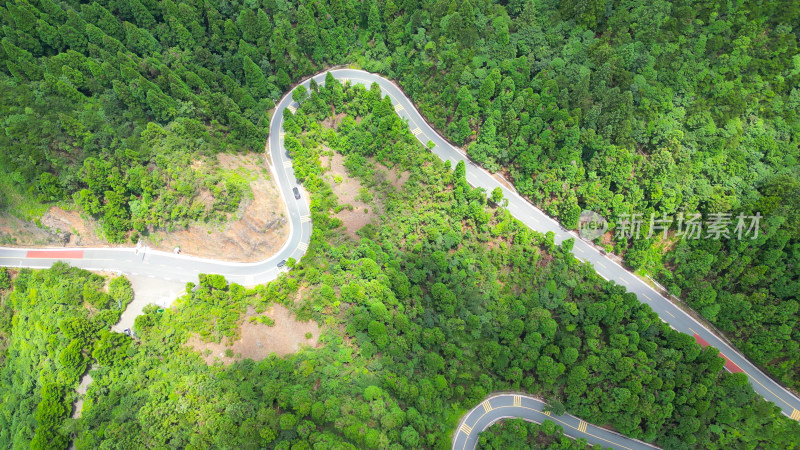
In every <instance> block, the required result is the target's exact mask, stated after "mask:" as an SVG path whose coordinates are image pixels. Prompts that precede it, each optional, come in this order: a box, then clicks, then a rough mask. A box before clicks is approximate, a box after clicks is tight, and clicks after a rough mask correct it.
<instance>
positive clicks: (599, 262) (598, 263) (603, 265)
mask: <svg viewBox="0 0 800 450" xmlns="http://www.w3.org/2000/svg"><path fill="white" fill-rule="evenodd" d="M597 265H598V266H600V267H602V268H603V269H608V267H606V265H605V264H603V263H602V262H601V261H597Z"/></svg>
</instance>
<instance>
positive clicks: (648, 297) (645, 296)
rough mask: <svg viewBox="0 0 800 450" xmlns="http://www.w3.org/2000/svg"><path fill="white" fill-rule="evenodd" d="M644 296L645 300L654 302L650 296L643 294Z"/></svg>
mask: <svg viewBox="0 0 800 450" xmlns="http://www.w3.org/2000/svg"><path fill="white" fill-rule="evenodd" d="M642 295H644V298H646V299H648V300H650V301H651V302H652V301H653V299H652V298H650V296H649V295H647V294H642Z"/></svg>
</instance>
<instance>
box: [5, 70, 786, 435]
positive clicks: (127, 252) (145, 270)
mask: <svg viewBox="0 0 800 450" xmlns="http://www.w3.org/2000/svg"><path fill="white" fill-rule="evenodd" d="M330 72H331V73H332V74H333V76H334V77H335V78H336V79H338V80H340V81H342V82H351V83H360V84H364V85H367V86H369V85H371V84H372V83H377V84H378V85H379V86H380V88H381V90H382V91H383V94H384V95H388V96H389V97H390V98H391V100H392V104H394V105H395V111H396V112H397V114H398V115H399V116H400V117H402V118H404V119H406V120H407V121H408V124H409V127H410V128H411V132H412V133H413V134H414V135H415V136H416V137H417V139H418V140H419V141H420V142H422V143H423V144H427V143H428V142H429V141H430V142H432V143H433V148H432V150H433V152H434V153H435V154H436V155H437V156H439V157H440V158H441V159H442V160H447V161H450V162H451V164H452V165H453V166H455V165H456V163H458V162H459V161H464V162H465V163H466V177H467V181H468V182H469V183H470V184H471V185H472V186H479V187H482V188H484V189H485V190H486V192H491V191H492V190H493V189H495V188H498V187H499V188H500V189H501V190H502V191H503V195H504V196H505V198H506V199H508V206H507V208H508V210H509V211H510V212H511V214H512V215H514V217H516V218H517V219H519V220H520V221H521V222H523V223H524V224H525V225H527V226H528V227H530V228H531V229H533V230H536V231H538V232H541V233H546V232H548V231H551V232H553V234H554V235H555V241H556V243H561V242H562V241H564V240H566V239H570V238H574V239H575V242H574V246H573V253H574V255H575V257H576V258H578V259H579V260H581V261H586V262H589V263H591V264H592V265H593V266H594V268H595V270H596V271H597V273H599V274H600V275H601V276H602V277H603V278H605V279H607V280H612V281H614V282H616V283H618V284H620V285H622V286H624V287H625V288H626V289H627V290H628V291H629V292H632V293H634V294H636V296H637V297H638V298H639V300H641V301H642V302H643V303H647V304H648V305H650V307H651V308H652V309H653V311H655V312H656V313H657V314H658V315H659V317H661V319H662V320H663V321H664V322H666V323H668V324H669V325H670V326H672V327H673V328H674V329H676V330H678V331H680V332H683V333H687V334H689V335H694V336H695V339H697V340H698V342H701V343H704V344H705V345H713V346H714V347H716V348H717V349H719V350H720V353H721V354H722V356H724V357H725V358H726V360H727V363H726V368H728V370H732V371H736V372H743V373H745V374H746V375H747V376H748V379H749V380H750V383H751V384H752V386H753V389H754V390H755V391H756V392H758V393H759V394H760V395H762V396H763V397H764V398H765V399H767V400H768V401H770V402H773V403H774V404H776V405H777V406H778V407H780V408H781V410H782V412H783V414H785V415H786V416H788V417H790V418H792V419H794V420H800V399H798V398H797V397H796V396H795V395H793V394H792V393H790V392H789V391H787V390H786V389H784V388H783V387H782V386H781V385H780V384H778V383H777V382H775V381H774V380H772V379H771V378H770V377H768V376H767V375H765V374H764V373H763V372H761V370H759V369H758V368H757V367H756V366H755V365H753V364H752V363H750V361H748V360H747V359H746V358H745V357H744V356H743V355H742V354H741V353H739V351H738V350H736V349H734V348H733V347H731V346H729V345H728V344H727V343H726V342H724V341H723V340H722V339H720V338H719V337H717V336H716V335H715V334H714V333H713V332H712V331H710V330H708V329H706V327H705V326H703V325H702V324H700V322H698V321H697V320H695V319H694V318H693V317H692V316H690V315H689V314H688V313H686V312H685V311H684V310H682V309H681V308H679V307H678V306H676V305H675V304H673V303H672V302H671V301H670V300H668V299H667V298H665V297H664V296H662V295H661V294H660V293H659V292H658V291H656V290H655V289H654V288H652V287H651V286H650V285H649V284H647V283H645V282H644V281H643V280H642V279H641V278H639V277H637V276H636V275H634V274H632V273H631V272H629V271H628V270H626V269H624V268H623V267H621V266H620V265H619V264H617V263H616V262H615V261H613V260H612V259H610V258H608V257H607V256H605V255H604V254H602V253H601V252H600V251H598V250H597V249H595V248H594V246H593V245H591V244H590V243H587V242H585V241H583V240H582V239H580V237H579V236H578V235H577V234H576V233H574V232H571V231H567V230H564V229H563V228H562V227H561V226H560V225H559V224H558V222H556V221H555V220H553V219H551V218H550V217H548V216H547V215H546V214H544V213H543V212H542V211H540V210H539V209H537V208H536V207H534V206H533V205H532V204H530V203H529V202H527V201H526V200H525V199H523V198H522V197H521V196H520V195H518V194H517V193H516V192H515V191H513V190H512V189H509V188H507V187H506V186H505V185H503V184H502V183H501V182H499V181H498V180H497V179H495V178H494V177H493V176H492V175H491V174H489V173H488V172H486V171H485V170H483V169H482V168H480V167H478V166H476V165H475V164H473V163H472V162H471V161H470V160H469V159H468V158H467V157H466V156H465V155H464V153H463V152H462V151H461V150H460V149H458V148H456V147H453V146H452V145H450V144H449V143H448V142H447V141H446V140H445V139H444V138H442V137H441V136H440V135H439V134H438V133H437V132H436V131H434V130H433V129H432V128H431V127H430V126H429V125H428V124H427V123H426V122H425V120H424V119H423V118H422V115H421V114H420V113H419V112H418V111H417V109H416V108H415V107H414V105H413V104H412V103H411V100H410V99H409V98H408V97H406V96H405V94H404V93H403V91H402V90H401V89H400V88H399V87H398V86H396V85H395V84H394V83H392V82H391V81H389V80H387V79H385V78H383V77H381V76H379V75H375V74H372V73H369V72H364V71H361V70H355V69H337V70H332V71H330ZM325 75H326V73H322V74H318V75H316V76H314V77H313V79H314V80H315V81H316V82H317V83H318V84H324V82H325ZM309 83H310V79H308V80H305V81H304V82H303V83H301V84H302V85H304V86H306V87H307V88H308V86H309ZM290 94H291V92H290V93H287V94H286V95H285V96H284V97H283V98H282V99H281V100H280V102H278V105H277V106H276V108H275V113H274V115H273V117H272V121H271V122H270V133H269V152H270V156H271V161H272V164H271V166H270V169H271V170H272V173H273V175H274V177H275V180H276V182H277V184H278V188H279V189H280V192H281V195H282V196H283V198H284V200H285V202H286V209H287V211H286V213H287V218H288V221H289V226H290V233H289V238H288V240H287V241H286V243H284V245H283V247H281V249H280V250H279V251H278V253H277V254H275V255H273V256H272V257H270V258H268V259H266V260H264V261H259V262H254V263H235V262H228V261H220V260H213V259H205V258H196V257H192V256H187V255H177V254H173V253H168V252H161V251H156V250H150V249H135V248H86V249H74V248H71V249H64V248H58V249H55V248H54V249H22V248H7V247H0V265H2V266H9V267H33V268H47V267H50V266H51V265H52V264H53V263H54V262H55V261H66V262H67V263H69V264H71V265H73V266H77V267H81V268H84V269H91V270H109V271H116V272H121V273H125V274H130V275H135V276H136V275H138V276H148V277H152V278H160V279H164V280H174V281H195V282H196V281H197V276H198V274H200V273H215V274H221V275H224V276H225V277H226V278H227V279H228V280H229V281H231V282H235V283H239V284H243V285H247V286H251V285H255V284H261V283H266V282H269V281H272V280H274V279H275V278H277V277H278V275H279V274H280V272H281V271H284V270H288V269H287V268H286V267H285V266H282V267H281V265H279V263H280V262H281V261H283V260H287V259H289V258H290V257H291V258H295V259H300V257H302V256H303V255H304V254H305V251H306V249H307V248H308V244H309V240H310V238H311V230H312V225H311V217H310V210H309V206H308V199H307V195H306V194H305V193H304V191H303V190H302V188H301V187H300V186H299V184H298V182H297V179H296V178H295V176H294V171H293V169H292V162H291V160H290V159H289V158H287V157H286V151H285V149H284V147H283V113H284V111H285V110H286V109H287V108H289V109H290V110H293V109H295V108H296V107H297V106H298V105H297V104H296V103H295V102H294V101H293V100H292V98H291V95H290ZM294 187H298V188H299V189H300V192H301V198H300V199H295V196H294V195H293V193H292V189H293V188H294ZM523 398H527V397H523ZM507 400H508V398H506V397H504V396H500V397H497V398H496V400H492V401H491V402H492V403H491V405H492V407H493V408H494V406H493V405H494V404H495V403H493V402H495V401H497V402H498V403H497V409H496V410H497V411H501V409H500V407H501V406H503V404H504V403H503V402H506V401H507ZM536 401H538V400H536ZM511 402H512V404H511V406H510V407H508V408H505V407H504V409H502V413H500V412H498V413H496V414H490V415H488V416H483V417H485V418H482V419H480V420H477V421H474V422H469V420H470V418H471V417H472V416H471V415H467V416H466V418H465V420H466V422H464V423H465V424H466V423H471V424H472V425H468V428H464V429H461V428H460V429H459V430H458V431H457V434H456V437H455V438H454V448H456V446H457V445H458V443H462V445H461V446H458V447H457V448H472V446H474V443H475V442H476V441H475V439H474V438H475V436H476V435H477V433H478V432H479V431H480V430H482V429H483V428H485V427H486V426H488V425H489V423H491V421H492V420H498V419H499V418H500V417H502V416H514V417H521V418H525V419H527V420H537V419H541V414H540V413H539V412H537V411H538V410H537V409H535V408H534V407H533V406H535V402H534V400H530V402H533V403H529V400H524V403H525V405H526V406H525V407H522V406H521V405H518V406H516V407H515V406H514V403H513V402H514V399H513V397H512V398H511ZM493 410H494V409H493ZM487 413H488V412H487ZM498 414H499V415H498ZM573 419H574V420H573ZM559 420H563V421H564V423H565V424H567V426H568V428H566V429H565V431H566V432H567V434H568V435H570V436H573V437H577V438H580V437H586V436H585V435H586V434H587V433H585V432H580V431H579V430H578V428H576V427H573V426H572V425H574V423H573V422H574V421H575V420H579V419H575V418H573V417H572V416H564V417H563V418H561V417H560V418H559ZM578 424H579V425H580V423H578ZM573 428H575V429H573ZM587 429H588V428H587ZM576 430H577V432H576ZM591 430H594V431H593V433H594V434H598V436H601V435H600V434H599V433H601V431H600V430H601V429H599V428H595V427H592V428H591ZM584 431H585V430H584ZM470 436H472V437H470ZM616 436H617V437H616V438H615V439H616V440H617V441H618V443H617V444H610V443H609V444H608V445H612V446H614V447H619V448H641V447H636V446H637V445H640V444H641V443H639V442H638V441H634V440H632V439H628V438H624V437H622V436H619V435H616ZM603 439H605V437H604V438H603ZM624 439H628V440H627V441H625V440H624ZM470 442H471V444H470ZM590 442H591V441H590ZM609 442H610V441H609ZM598 443H602V442H598ZM603 445H607V444H603Z"/></svg>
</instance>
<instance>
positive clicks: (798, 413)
mask: <svg viewBox="0 0 800 450" xmlns="http://www.w3.org/2000/svg"><path fill="white" fill-rule="evenodd" d="M789 417H791V418H792V420H800V410H797V409H793V410H792V415H791V416H789Z"/></svg>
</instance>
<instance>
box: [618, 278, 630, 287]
mask: <svg viewBox="0 0 800 450" xmlns="http://www.w3.org/2000/svg"><path fill="white" fill-rule="evenodd" d="M619 281H622V282H623V283H625V284H626V285H628V286H630V283H628V280H626V279H625V278H620V279H619Z"/></svg>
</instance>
